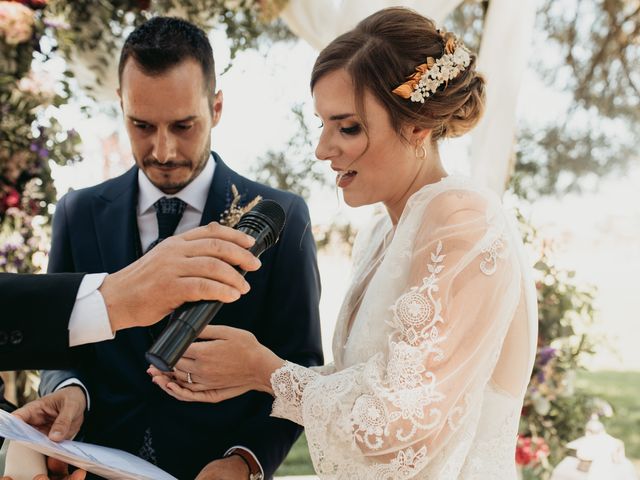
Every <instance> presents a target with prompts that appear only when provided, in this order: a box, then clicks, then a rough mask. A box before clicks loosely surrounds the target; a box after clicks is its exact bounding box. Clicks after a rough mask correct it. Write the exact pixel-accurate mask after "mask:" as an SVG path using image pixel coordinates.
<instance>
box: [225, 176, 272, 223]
mask: <svg viewBox="0 0 640 480" xmlns="http://www.w3.org/2000/svg"><path fill="white" fill-rule="evenodd" d="M231 195H232V196H233V200H231V205H229V208H227V209H226V210H225V211H224V212H222V215H220V224H221V225H226V226H227V227H231V228H233V227H235V226H236V223H238V222H239V221H240V217H242V215H244V214H245V213H247V212H248V211H249V210H251V209H252V208H253V207H255V206H256V205H257V204H258V202H259V201H260V200H262V197H261V196H260V195H258V196H257V197H255V198H254V199H253V200H251V201H250V202H249V203H247V204H245V205H244V206H240V200H242V195H240V192H238V189H237V187H236V186H235V185H234V184H233V183H232V184H231Z"/></svg>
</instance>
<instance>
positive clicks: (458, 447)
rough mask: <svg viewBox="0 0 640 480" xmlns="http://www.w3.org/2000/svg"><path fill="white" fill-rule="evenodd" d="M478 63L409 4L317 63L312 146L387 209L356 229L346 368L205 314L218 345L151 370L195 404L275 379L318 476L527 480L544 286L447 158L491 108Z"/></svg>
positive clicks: (504, 221)
mask: <svg viewBox="0 0 640 480" xmlns="http://www.w3.org/2000/svg"><path fill="white" fill-rule="evenodd" d="M475 64H476V56H475V55H474V54H473V53H471V52H469V51H468V50H467V49H466V48H465V47H464V46H463V45H462V43H461V42H460V41H459V40H458V39H457V38H456V37H455V36H454V35H453V34H451V33H445V32H442V31H439V30H437V29H436V27H435V25H434V24H433V22H432V21H431V20H429V19H427V18H425V17H422V16H420V15H418V14H417V13H415V12H413V11H411V10H408V9H403V8H390V9H386V10H382V11H380V12H377V13H375V14H373V15H371V16H370V17H368V18H366V19H365V20H363V21H362V22H361V23H360V24H359V25H358V26H357V27H356V28H355V29H353V30H351V31H350V32H348V33H345V34H344V35H342V36H340V37H338V38H336V39H335V40H334V41H333V42H332V43H331V44H330V45H329V46H327V47H326V48H325V49H324V50H323V51H322V52H321V53H320V55H319V57H318V59H317V61H316V63H315V66H314V68H313V73H312V76H311V90H312V94H313V99H314V102H315V109H316V112H317V115H318V116H319V117H320V119H321V121H322V122H323V126H322V134H321V137H320V140H319V144H318V147H317V150H316V155H317V157H318V158H319V159H320V160H324V161H326V162H327V163H328V164H329V165H330V166H331V168H332V169H333V170H335V172H336V177H337V178H336V183H337V185H338V187H339V188H340V189H342V191H343V194H344V199H345V202H346V203H347V204H348V205H350V206H352V207H357V206H361V205H368V204H373V203H378V202H382V203H383V204H384V206H385V207H386V214H384V215H381V216H380V217H379V218H375V219H374V221H373V223H372V226H371V227H370V228H369V229H366V230H364V231H361V232H360V234H359V237H358V239H357V240H356V244H355V246H354V253H353V257H354V258H353V262H354V275H353V282H352V285H351V287H350V289H349V291H348V292H347V294H346V297H345V300H344V303H343V305H342V309H341V311H340V314H339V319H338V323H337V327H336V331H335V336H334V342H333V356H334V359H335V361H334V363H333V364H331V365H327V366H324V367H317V368H305V367H302V366H300V365H296V364H295V363H292V362H290V361H285V360H283V359H280V358H278V357H277V356H276V355H275V354H274V353H272V352H271V351H270V350H269V349H267V348H266V347H264V346H262V345H260V344H259V343H258V342H257V341H256V339H255V337H254V336H253V335H252V334H250V333H249V332H246V331H243V330H239V329H235V328H232V327H226V326H209V327H207V329H206V330H205V332H204V337H205V338H208V339H215V340H216V341H213V342H205V343H204V344H203V343H201V344H194V345H192V346H191V347H190V349H189V350H188V351H187V353H186V354H185V357H184V358H183V359H181V360H180V362H179V363H178V364H177V366H176V369H175V371H174V372H173V373H172V374H169V375H163V374H162V373H161V372H159V371H157V370H155V369H151V373H152V374H153V376H154V382H155V383H157V384H158V385H160V387H162V388H163V389H164V390H165V391H166V392H168V393H169V394H171V395H173V396H174V397H176V398H178V399H181V400H186V401H205V402H219V401H222V400H224V399H226V398H229V397H233V396H236V395H240V394H242V393H244V392H246V391H248V390H259V391H264V392H268V393H269V394H271V395H273V397H274V398H275V400H274V403H273V413H272V415H274V416H277V417H282V418H286V419H289V420H292V421H294V422H297V423H299V424H300V425H303V426H304V427H305V430H306V436H307V439H308V443H309V451H310V453H311V458H312V459H313V464H314V467H315V469H316V471H317V472H318V475H319V476H320V477H321V478H337V479H395V478H403V479H408V478H420V479H445V480H448V479H455V478H463V479H470V478H482V479H490V478H491V479H500V480H504V479H515V478H516V468H515V453H514V452H515V441H516V434H517V429H518V420H519V417H520V409H521V406H522V401H523V397H524V394H525V390H526V386H527V382H528V380H529V375H530V373H531V369H532V366H533V361H534V357H535V343H536V337H537V334H536V328H537V327H536V325H537V311H536V296H535V290H534V287H533V282H532V280H531V279H530V277H529V274H530V272H529V267H528V265H527V262H526V261H525V259H524V256H523V253H522V244H521V243H522V242H521V240H520V237H519V235H518V232H517V231H516V229H515V228H514V227H512V223H511V221H510V219H509V218H507V215H506V214H505V212H504V211H503V209H502V207H501V205H500V200H499V199H498V197H497V196H496V195H495V194H494V193H492V192H491V191H488V190H487V189H485V188H482V187H479V186H477V185H474V184H473V183H472V182H470V181H469V180H466V179H463V178H457V177H455V176H448V175H447V173H446V172H445V170H444V168H443V166H442V164H441V161H440V156H439V153H438V142H439V141H440V140H442V139H445V138H449V137H456V136H459V135H462V134H464V133H466V132H467V131H469V130H470V129H471V128H472V127H473V126H474V125H475V124H476V123H477V122H478V120H479V119H480V117H481V115H482V111H483V105H484V96H485V93H484V80H483V78H482V76H480V75H479V74H478V73H476V71H475ZM282 335H286V332H282ZM205 344H206V345H207V346H206V350H205V347H204V345H205Z"/></svg>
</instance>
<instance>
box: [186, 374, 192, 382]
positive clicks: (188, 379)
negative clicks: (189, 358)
mask: <svg viewBox="0 0 640 480" xmlns="http://www.w3.org/2000/svg"><path fill="white" fill-rule="evenodd" d="M187 383H193V379H192V378H191V373H190V372H187Z"/></svg>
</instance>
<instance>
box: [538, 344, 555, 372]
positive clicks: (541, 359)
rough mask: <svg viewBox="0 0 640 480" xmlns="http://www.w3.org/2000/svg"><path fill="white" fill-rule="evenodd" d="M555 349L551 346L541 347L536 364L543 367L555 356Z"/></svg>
mask: <svg viewBox="0 0 640 480" xmlns="http://www.w3.org/2000/svg"><path fill="white" fill-rule="evenodd" d="M556 351H557V350H556V349H555V348H553V347H543V348H541V349H540V351H539V352H538V365H540V366H541V367H544V366H545V365H546V364H547V363H549V362H550V361H551V359H552V358H554V357H555V356H556Z"/></svg>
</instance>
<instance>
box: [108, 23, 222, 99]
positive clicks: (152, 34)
mask: <svg viewBox="0 0 640 480" xmlns="http://www.w3.org/2000/svg"><path fill="white" fill-rule="evenodd" d="M130 58H131V59H133V60H134V61H135V62H136V65H138V66H139V67H140V68H141V69H142V71H143V72H145V73H146V74H147V75H151V76H154V75H161V74H163V73H165V72H167V71H168V70H170V69H172V68H173V67H175V66H177V65H179V64H180V63H182V62H184V61H185V60H187V59H193V60H195V61H196V62H198V64H199V65H200V67H201V68H202V75H203V78H204V88H205V89H206V91H207V94H208V95H209V96H210V97H211V98H213V95H214V90H215V86H216V71H215V64H214V61H213V50H212V48H211V43H209V39H208V38H207V35H206V33H205V32H204V31H203V30H202V29H200V28H198V27H197V26H195V25H194V24H193V23H190V22H188V21H186V20H182V19H180V18H174V17H154V18H152V19H151V20H149V21H147V22H145V23H143V24H142V25H140V26H139V27H137V28H136V29H135V30H134V31H133V32H131V34H130V35H129V36H128V37H127V40H126V41H125V43H124V46H123V47H122V52H121V53H120V63H119V64H118V79H119V81H120V84H122V72H123V71H124V67H125V65H126V63H127V60H129V59H130Z"/></svg>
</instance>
